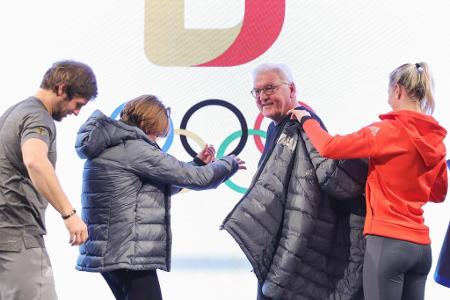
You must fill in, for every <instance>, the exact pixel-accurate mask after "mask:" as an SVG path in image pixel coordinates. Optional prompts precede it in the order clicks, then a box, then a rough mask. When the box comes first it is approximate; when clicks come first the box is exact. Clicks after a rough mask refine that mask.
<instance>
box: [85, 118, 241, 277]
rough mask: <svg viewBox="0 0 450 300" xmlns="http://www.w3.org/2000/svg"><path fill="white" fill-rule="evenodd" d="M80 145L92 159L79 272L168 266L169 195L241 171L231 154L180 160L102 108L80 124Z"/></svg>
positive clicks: (209, 185) (207, 185)
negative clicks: (201, 161) (200, 161)
mask: <svg viewBox="0 0 450 300" xmlns="http://www.w3.org/2000/svg"><path fill="white" fill-rule="evenodd" d="M76 150H77V153H78V155H79V156H80V157H81V158H87V161H86V163H85V165H84V172H83V189H82V195H81V201H82V212H81V215H82V219H83V221H84V222H85V223H86V224H87V226H88V232H89V238H88V240H87V241H86V243H84V244H83V245H81V246H80V255H79V257H78V260H77V265H76V268H77V269H78V270H81V271H90V272H106V271H111V270H114V269H130V270H148V269H161V270H165V271H169V270H170V254H171V230H170V196H171V194H172V193H173V192H176V191H178V190H180V188H181V187H186V188H189V189H194V190H200V189H208V188H215V187H217V186H218V185H219V184H220V183H222V182H223V181H225V180H227V179H228V178H229V177H230V176H232V175H233V174H234V173H235V172H236V171H237V169H238V165H237V163H236V162H235V160H234V159H232V158H231V157H224V158H223V159H220V160H217V161H216V162H214V163H211V164H208V165H205V166H195V165H193V164H188V163H184V162H180V161H179V160H177V159H176V158H174V157H173V156H171V155H169V154H166V153H164V152H162V151H161V149H160V148H159V147H158V145H157V144H155V143H153V142H152V141H150V140H149V139H148V138H147V137H146V135H145V134H144V132H143V131H141V130H140V129H139V128H137V127H133V126H129V125H127V124H125V123H123V122H121V121H116V120H113V119H111V118H109V117H107V116H105V115H104V114H103V113H101V112H100V111H98V110H97V111H95V112H94V113H93V114H92V115H91V116H90V117H89V119H88V120H87V121H86V123H85V124H83V125H82V126H81V128H80V130H79V132H78V136H77V141H76Z"/></svg>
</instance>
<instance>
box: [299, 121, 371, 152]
mask: <svg viewBox="0 0 450 300" xmlns="http://www.w3.org/2000/svg"><path fill="white" fill-rule="evenodd" d="M303 129H304V130H305V132H306V134H307V135H308V137H309V138H310V140H311V142H312V144H313V146H314V147H315V148H316V149H317V151H319V153H320V155H321V156H323V157H329V158H333V159H350V158H361V157H370V156H373V154H374V153H375V151H376V142H375V138H376V136H377V134H378V132H379V131H380V127H379V126H378V125H377V123H374V124H372V125H370V126H367V127H364V128H362V129H361V130H359V131H357V132H355V133H351V134H348V135H335V136H331V135H330V134H328V132H326V131H325V130H323V129H322V128H321V127H320V125H319V123H318V122H317V121H315V120H314V119H309V120H307V121H306V122H305V123H304V124H303Z"/></svg>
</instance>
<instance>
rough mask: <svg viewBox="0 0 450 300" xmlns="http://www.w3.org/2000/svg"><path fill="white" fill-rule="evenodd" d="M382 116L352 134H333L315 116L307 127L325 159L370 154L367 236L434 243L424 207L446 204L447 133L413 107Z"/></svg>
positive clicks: (366, 155)
mask: <svg viewBox="0 0 450 300" xmlns="http://www.w3.org/2000/svg"><path fill="white" fill-rule="evenodd" d="M380 119H381V122H376V123H373V124H371V125H369V126H367V127H364V128H362V129H361V130H359V131H357V132H355V133H352V134H348V135H336V136H330V135H329V134H328V133H327V132H326V131H324V130H323V129H322V128H321V127H320V126H319V123H317V121H315V120H313V119H310V120H307V121H306V122H305V123H304V126H303V128H304V130H305V131H306V133H307V134H308V136H309V137H310V139H311V141H312V143H313V145H314V147H315V148H316V149H317V150H318V151H319V153H320V154H321V155H322V156H324V157H329V158H334V159H351V158H361V157H368V158H369V175H368V177H367V183H366V204H367V215H366V222H365V225H364V234H374V235H379V236H384V237H389V238H395V239H400V240H406V241H411V242H414V243H418V244H430V243H431V241H430V237H429V229H428V227H427V226H426V225H425V224H424V218H423V210H422V206H423V205H424V204H425V203H427V202H428V201H433V202H442V201H444V199H445V196H446V194H447V185H448V181H447V167H446V163H445V155H446V150H445V145H444V143H443V140H444V137H445V136H446V134H447V131H446V130H445V129H444V128H443V127H441V126H440V125H439V124H438V123H437V121H436V120H435V119H434V118H433V117H431V116H427V115H424V114H421V113H417V112H413V111H407V110H402V111H397V112H390V113H388V114H385V115H380Z"/></svg>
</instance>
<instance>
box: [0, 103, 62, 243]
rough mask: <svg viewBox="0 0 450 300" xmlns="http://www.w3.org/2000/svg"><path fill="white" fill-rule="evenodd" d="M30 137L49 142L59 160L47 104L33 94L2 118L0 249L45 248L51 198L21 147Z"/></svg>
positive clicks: (52, 157)
mask: <svg viewBox="0 0 450 300" xmlns="http://www.w3.org/2000/svg"><path fill="white" fill-rule="evenodd" d="M30 138H37V139H40V140H42V141H44V142H45V143H46V144H47V145H48V149H49V150H48V158H49V160H50V162H51V163H52V165H53V166H55V163H56V127H55V122H54V121H53V119H52V117H51V115H50V114H49V112H48V111H47V110H46V108H45V106H44V105H43V103H42V102H41V101H40V100H39V99H37V98H35V97H30V98H28V99H26V100H24V101H22V102H20V103H18V104H16V105H14V106H12V107H10V108H9V109H8V110H7V111H6V112H5V113H4V114H3V115H2V116H1V117H0V237H1V238H0V251H2V250H3V251H20V249H21V247H22V244H24V245H25V247H26V248H31V247H43V246H44V243H43V238H42V236H43V235H44V234H46V229H45V209H46V208H47V205H48V201H47V200H46V199H45V198H44V197H43V196H42V195H41V194H39V192H38V191H37V190H36V188H35V187H34V186H33V184H32V182H31V180H30V176H29V175H28V172H27V169H26V167H25V165H24V163H23V158H22V148H21V146H22V145H23V143H24V142H25V141H27V140H28V139H30Z"/></svg>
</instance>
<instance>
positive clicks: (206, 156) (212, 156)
mask: <svg viewBox="0 0 450 300" xmlns="http://www.w3.org/2000/svg"><path fill="white" fill-rule="evenodd" d="M197 157H198V158H199V159H201V160H202V161H203V162H204V163H205V165H207V164H209V163H211V162H213V161H215V160H216V149H214V146H213V145H208V144H205V147H204V148H203V150H202V151H200V152H199V153H197Z"/></svg>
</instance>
